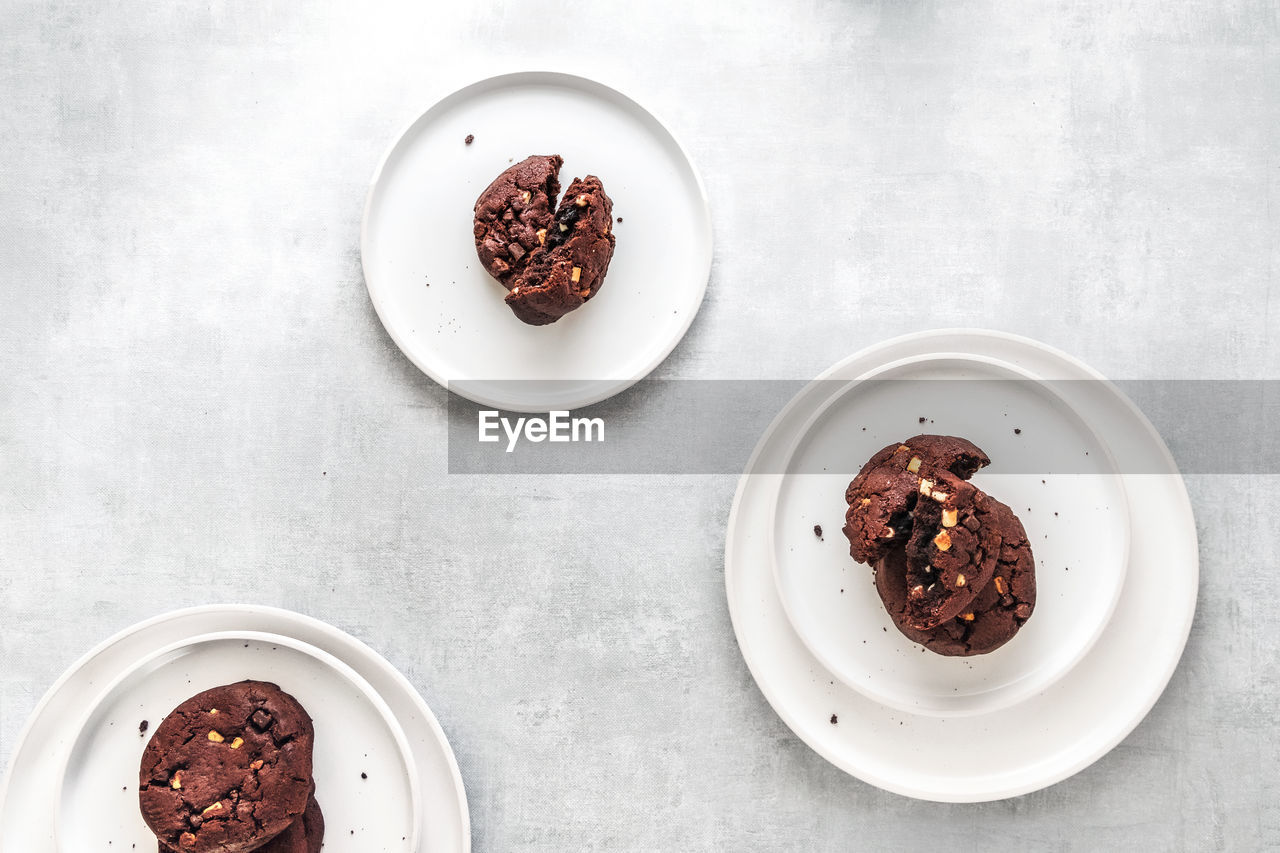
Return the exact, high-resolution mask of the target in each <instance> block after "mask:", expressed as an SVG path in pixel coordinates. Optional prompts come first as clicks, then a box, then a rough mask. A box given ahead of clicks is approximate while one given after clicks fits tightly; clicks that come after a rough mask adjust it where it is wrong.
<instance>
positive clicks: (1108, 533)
mask: <svg viewBox="0 0 1280 853" xmlns="http://www.w3.org/2000/svg"><path fill="white" fill-rule="evenodd" d="M925 389H928V390H929V391H930V392H931V394H930V395H923V394H922V393H921V392H922V390H925ZM916 433H936V434H950V435H960V436H963V437H966V438H969V439H970V440H972V441H974V442H975V443H976V444H978V446H979V447H982V448H983V449H984V450H986V451H987V453H988V454H989V455H990V456H991V457H992V459H993V460H994V461H993V464H992V465H991V467H990V468H989V469H984V471H982V472H981V473H979V474H978V475H977V476H975V478H974V482H975V483H976V484H978V485H979V486H980V487H982V488H983V489H984V490H986V491H989V492H990V493H991V494H992V495H993V496H994V497H997V498H999V499H1000V500H1002V501H1004V502H1005V503H1007V504H1009V505H1010V506H1011V507H1012V508H1013V509H1014V510H1015V512H1017V513H1018V515H1019V517H1020V518H1021V520H1022V522H1023V524H1024V526H1025V527H1026V528H1027V532H1028V536H1029V538H1030V541H1031V545H1032V548H1033V549H1034V551H1035V555H1036V570H1037V583H1038V587H1039V591H1038V600H1037V604H1036V610H1035V613H1034V614H1033V616H1032V618H1031V619H1030V620H1029V621H1028V622H1027V624H1026V626H1025V627H1024V628H1023V629H1022V630H1021V631H1020V632H1019V633H1018V634H1017V635H1016V636H1015V637H1014V638H1013V639H1012V640H1011V641H1010V642H1009V643H1007V644H1006V645H1005V646H1003V647H1001V648H1000V649H998V650H996V651H995V652H992V653H990V654H987V655H980V656H974V657H968V658H960V657H950V658H948V657H942V656H939V655H935V654H932V653H930V652H927V651H925V650H924V649H923V647H921V646H918V645H916V644H914V643H912V642H910V641H909V640H907V639H906V638H905V637H903V636H902V635H901V634H900V633H899V632H898V631H897V629H896V628H895V627H894V626H893V625H892V623H891V622H890V620H889V618H888V615H887V613H886V612H885V610H884V607H883V605H882V604H881V603H880V600H879V597H878V595H877V593H876V592H875V587H874V584H873V581H872V574H871V570H870V569H869V568H867V567H866V566H860V565H857V564H855V563H853V561H852V560H851V558H850V557H849V554H848V543H847V541H846V540H845V538H844V536H843V535H842V533H841V531H840V528H841V526H842V525H843V521H844V510H845V504H844V490H845V487H846V486H847V485H848V483H849V481H850V479H852V477H853V475H854V474H855V473H857V471H858V469H859V468H860V467H861V466H862V464H863V463H864V462H865V461H866V460H867V459H868V458H869V457H870V456H871V455H872V454H873V453H874V452H875V451H877V450H879V449H880V448H881V447H883V446H885V445H888V444H890V443H893V442H898V441H901V440H903V439H906V438H908V437H909V436H911V435H914V434H916ZM1002 459H1003V460H1005V464H1004V465H1003V467H1002V462H1001V460H1002ZM815 525H816V526H817V527H818V528H821V529H822V535H821V536H818V535H816V529H815ZM725 559H726V571H725V578H726V586H727V592H728V597H729V609H730V613H731V615H732V618H733V624H734V630H735V632H736V634H737V637H738V643H739V645H740V646H741V648H742V652H743V655H744V657H745V658H746V661H747V664H748V666H749V667H750V669H751V671H752V674H753V675H754V676H755V678H756V681H757V682H758V683H759V685H760V688H761V690H762V691H763V692H764V694H765V696H766V697H767V698H768V700H769V702H770V703H771V704H772V705H773V707H774V708H775V710H777V712H778V714H779V715H780V716H781V717H782V718H783V720H785V721H786V722H787V724H788V725H789V726H790V727H791V728H792V729H793V730H794V731H795V732H796V734H798V735H799V736H800V737H801V738H802V739H803V740H804V741H805V742H806V743H808V744H809V745H810V746H812V747H813V748H814V749H815V750H816V751H817V752H818V753H820V754H821V755H822V756H823V757H825V758H826V759H827V760H829V761H831V762H832V763H833V764H835V765H837V766H838V767H840V768H842V769H843V770H845V771H846V772H848V773H851V774H852V775H854V776H856V777H858V778H860V779H863V780H864V781H867V782H869V783H871V784H874V785H877V786H879V787H881V788H885V789H887V790H890V791H894V792H897V793H900V794H904V795H907V796H912V797H919V798H922V799H931V800H939V801H953V802H961V801H981V800H994V799H1000V798H1003V797H1010V796H1015V795H1018V794H1023V793H1027V792H1029V791H1033V790H1036V789H1038V788H1042V787H1045V786H1047V785H1050V784H1053V783H1054V782H1057V781H1059V780H1061V779H1064V778H1066V777H1067V776H1070V775H1071V774H1073V773H1075V772H1077V771H1079V770H1081V769H1082V768H1084V767H1086V766H1088V765H1089V764H1090V763H1092V762H1093V761H1095V760H1097V759H1098V758H1099V757H1101V756H1102V755H1104V754H1105V753H1106V752H1107V751H1108V750H1110V749H1111V748H1112V747H1113V746H1115V745H1116V744H1117V743H1119V741H1120V740H1121V739H1122V738H1124V736H1125V735H1127V734H1128V733H1129V732H1130V731H1131V730H1132V729H1133V728H1134V727H1135V726H1136V725H1137V724H1138V723H1139V722H1140V721H1141V720H1142V718H1143V717H1144V716H1145V715H1146V713H1147V711H1148V710H1150V708H1151V706H1152V705H1153V704H1154V703H1155V701H1156V699H1157V698H1158V697H1159V696H1160V694H1161V692H1162V691H1163V690H1164V687H1165V685H1166V684H1167V683H1168V680H1169V677H1170V676H1171V675H1172V673H1173V670H1174V667H1175V666H1176V665H1177V662H1178V659H1179V657H1180V656H1181V654H1182V649H1183V646H1184V645H1185V642H1186V638H1187V634H1188V632H1189V630H1190V626H1191V618H1192V615H1193V613H1194V611H1195V602H1196V589H1197V582H1198V574H1199V556H1198V551H1197V545H1196V534H1195V523H1194V519H1193V518H1192V515H1191V506H1190V502H1189V500H1188V498H1187V494H1186V490H1185V488H1184V486H1183V482H1182V479H1181V476H1180V475H1179V474H1178V470H1177V467H1176V465H1175V464H1174V462H1173V460H1172V458H1171V457H1170V456H1169V453H1168V450H1167V449H1166V447H1165V445H1164V443H1163V441H1162V440H1161V439H1160V436H1159V435H1158V434H1157V433H1156V431H1155V430H1154V428H1152V426H1151V424H1150V423H1149V422H1148V421H1147V420H1146V419H1145V418H1144V417H1143V416H1142V414H1141V413H1140V412H1139V411H1138V410H1137V409H1136V408H1135V407H1134V406H1133V405H1132V404H1131V403H1130V402H1129V401H1128V400H1127V399H1126V398H1124V396H1123V395H1122V394H1121V393H1120V392H1119V391H1118V390H1117V389H1115V387H1114V386H1112V385H1110V384H1109V383H1107V382H1106V381H1105V380H1104V379H1103V377H1101V376H1100V375H1099V374H1097V373H1095V372H1094V371H1092V370H1090V369H1089V368H1087V367H1085V366H1084V365H1083V364H1081V363H1079V362H1078V361H1076V360H1074V359H1072V358H1070V357H1069V356H1067V355H1065V354H1063V353H1061V352H1058V351H1056V350H1053V349H1050V348H1049V347H1046V346H1044V345H1042V344H1039V343H1036V342H1034V341H1031V340H1027V339H1025V338H1019V337H1014V336H1011V335H1004V334H996V333H991V332H978V331H938V332H928V333H922V334H918V335H911V336H907V337H904V338H897V339H894V340H891V341H888V342H885V343H883V344H879V345H877V346H874V347H871V348H870V349H867V350H864V351H862V352H860V353H858V354H856V355H854V356H851V357H850V358H848V359H846V360H844V361H842V362H840V363H839V364H837V365H836V366H834V367H832V368H831V369H830V370H828V371H827V372H826V373H824V374H823V375H822V376H821V377H819V378H818V380H815V382H813V383H811V384H810V385H809V386H807V387H806V388H805V389H804V390H802V391H801V392H800V394H798V395H797V396H796V398H795V399H794V400H792V401H791V403H790V404H789V405H788V406H787V407H786V408H785V409H784V410H783V411H782V413H781V414H780V415H779V416H778V417H777V418H776V419H775V421H774V423H773V424H772V425H771V426H770V427H769V429H768V430H767V431H766V433H765V435H764V436H763V438H761V440H760V442H759V444H758V445H757V447H756V451H755V453H754V455H753V456H752V459H751V462H750V463H749V464H748V467H747V470H746V473H745V474H744V476H743V477H742V479H741V481H740V483H739V486H738V492H737V496H736V497H735V500H734V506H733V511H732V513H731V515H730V521H729V529H728V541H727V545H726V558H725Z"/></svg>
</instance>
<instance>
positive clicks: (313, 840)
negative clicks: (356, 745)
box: [159, 795, 324, 853]
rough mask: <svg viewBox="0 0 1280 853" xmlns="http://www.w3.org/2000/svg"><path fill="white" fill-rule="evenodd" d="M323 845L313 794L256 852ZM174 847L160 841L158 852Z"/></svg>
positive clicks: (303, 851)
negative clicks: (299, 811)
mask: <svg viewBox="0 0 1280 853" xmlns="http://www.w3.org/2000/svg"><path fill="white" fill-rule="evenodd" d="M323 845H324V815H323V814H322V813H321V812H320V804H319V803H317V802H316V798H315V796H314V795H312V797H311V798H310V799H308V800H307V809H306V811H304V812H303V813H302V817H300V818H298V819H297V820H295V821H294V822H293V823H291V824H289V826H288V828H287V829H285V831H284V832H282V833H280V834H279V835H277V836H276V837H275V838H273V839H271V840H270V841H268V842H267V843H266V844H264V845H262V846H261V847H259V848H258V849H257V851H256V853H320V848H321V847H322V846H323ZM173 850H174V848H172V847H168V846H166V845H165V844H164V843H163V842H161V843H160V849H159V853H172V851H173Z"/></svg>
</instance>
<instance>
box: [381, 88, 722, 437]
mask: <svg viewBox="0 0 1280 853" xmlns="http://www.w3.org/2000/svg"><path fill="white" fill-rule="evenodd" d="M538 82H544V83H552V84H559V85H566V86H571V87H573V88H577V89H580V90H583V91H586V92H589V93H591V94H593V95H599V94H601V93H605V94H608V95H609V96H611V97H613V98H615V99H617V100H618V101H620V102H622V103H623V104H624V105H626V106H627V107H628V108H629V109H634V110H637V111H638V112H639V113H640V114H641V115H642V116H646V117H648V118H649V119H650V120H652V121H653V123H654V124H655V125H656V126H657V127H658V128H660V129H661V131H662V132H663V133H665V134H666V136H667V139H668V140H669V141H670V143H671V144H672V145H673V146H675V150H676V151H677V152H678V153H679V154H680V157H681V158H682V159H683V160H684V164H685V166H686V167H687V168H688V170H689V174H690V176H691V177H692V178H693V183H694V186H695V187H696V189H697V195H698V201H699V213H700V217H699V218H700V219H701V222H702V225H703V227H704V228H705V230H706V233H707V242H706V247H705V251H704V253H703V255H704V256H703V257H702V258H701V259H700V264H699V268H700V270H703V271H702V272H701V274H700V275H699V276H698V279H697V280H698V292H697V295H696V298H695V299H694V304H693V310H692V311H689V312H687V315H686V316H685V317H684V318H683V322H682V324H681V326H680V329H679V331H678V332H677V333H676V334H674V335H672V336H671V339H670V340H669V341H667V342H666V343H665V344H664V345H663V346H662V347H660V348H659V350H660V352H658V353H657V355H656V356H655V357H653V358H652V359H651V360H650V361H649V363H647V364H646V365H645V366H644V367H643V368H642V369H641V370H640V372H639V374H638V375H635V376H631V377H627V378H623V379H601V380H598V381H596V380H592V381H590V383H589V385H588V387H590V388H594V389H596V390H593V391H590V392H589V393H585V394H583V393H581V392H570V393H576V395H575V396H572V397H570V396H568V395H566V396H563V397H561V398H558V399H554V400H550V401H548V402H547V405H546V406H542V405H534V404H531V403H528V402H525V401H520V400H503V399H501V398H499V397H496V396H493V395H490V394H487V393H484V392H483V391H481V390H477V389H475V388H469V389H467V391H466V392H465V393H464V391H463V390H460V389H458V388H454V387H451V386H450V384H449V381H448V379H446V378H445V377H443V376H441V375H440V374H439V373H438V372H437V371H436V370H435V369H433V368H431V367H430V366H428V365H427V364H425V363H424V362H423V361H422V360H420V359H419V358H418V357H417V356H416V355H415V354H414V353H413V352H411V348H410V347H409V346H407V345H406V343H405V342H404V341H403V340H402V339H401V336H400V335H399V334H398V333H397V332H396V331H395V329H394V328H393V324H391V323H389V322H388V321H387V317H385V316H384V315H383V308H382V306H381V305H380V303H379V299H378V295H377V292H376V286H375V285H374V283H373V278H372V277H371V276H370V275H369V264H368V260H367V258H368V252H367V251H366V247H367V246H368V244H369V223H370V218H371V215H372V211H373V206H374V201H375V198H376V196H377V194H378V190H379V187H380V185H381V182H382V179H383V172H384V171H385V169H386V166H387V164H388V162H390V160H391V158H392V156H393V155H394V154H395V153H396V151H397V149H399V147H400V145H401V143H402V142H403V141H404V139H405V138H406V137H407V136H408V135H409V133H410V132H411V131H412V130H413V129H414V128H415V127H417V126H418V124H419V123H420V122H423V121H426V120H428V118H429V117H430V116H431V115H432V114H434V113H437V112H439V111H443V110H444V109H447V108H448V107H450V106H452V105H453V104H455V103H456V102H458V101H461V100H463V99H465V98H466V97H467V96H468V95H471V94H475V93H479V92H483V91H486V90H488V89H491V88H496V87H499V86H502V85H510V84H522V85H523V84H528V83H534V84H536V83H538ZM714 260H715V228H714V223H713V221H712V218H711V203H710V200H709V198H708V196H707V186H706V182H705V181H704V180H703V178H702V173H701V172H700V171H699V170H698V166H697V164H696V163H695V161H694V159H693V157H691V156H690V154H689V150H688V149H687V148H686V147H685V145H684V144H683V143H682V142H681V141H680V139H679V137H677V136H676V135H675V133H673V132H672V130H671V127H670V126H669V125H668V124H667V123H666V122H664V121H663V120H662V119H661V118H660V117H659V116H658V115H657V114H656V113H654V112H653V111H652V110H650V109H649V108H648V107H646V106H644V105H643V104H641V103H640V102H639V101H637V100H635V99H634V98H632V97H631V96H630V95H628V94H626V93H625V92H623V91H621V90H620V89H618V88H616V87H614V86H612V85H610V84H608V83H604V82H602V81H600V80H596V79H593V78H590V77H585V76H583V75H581V74H575V73H571V72H567V71H560V70H556V69H552V68H534V69H526V70H522V71H507V72H503V73H501V74H494V75H491V76H488V77H482V78H480V79H479V80H473V81H472V82H470V83H466V84H464V85H462V86H460V87H458V88H456V89H453V90H452V91H451V92H449V93H447V94H445V95H443V96H442V97H440V98H438V99H436V100H435V101H434V102H432V103H431V105H430V106H428V107H427V108H426V109H424V110H422V111H421V112H419V113H418V114H417V115H415V116H414V117H413V118H412V119H411V120H409V121H408V122H407V123H405V124H404V126H403V127H402V128H401V129H400V132H399V133H397V134H396V135H395V136H394V137H392V140H391V142H390V144H389V145H387V147H386V149H385V150H384V151H383V154H382V156H381V157H380V158H379V159H378V163H377V165H376V166H375V167H374V170H373V175H372V177H371V178H370V179H369V189H368V191H367V193H366V194H365V203H364V211H363V213H362V214H361V217H360V273H361V277H362V278H363V279H364V284H365V290H366V291H367V293H368V295H369V301H370V302H371V303H372V304H373V310H374V313H375V314H376V315H377V317H378V322H379V323H381V325H382V328H383V329H384V330H385V331H386V333H387V335H388V336H389V337H390V338H391V340H392V342H393V343H394V344H395V345H396V348H397V349H399V350H400V352H401V354H402V355H403V356H404V357H405V358H407V359H408V360H409V362H410V363H411V364H413V366H414V367H416V368H418V370H420V371H421V372H422V373H423V374H424V375H426V376H427V377H428V378H429V379H431V380H432V381H433V382H435V383H436V384H437V385H439V386H440V387H442V388H444V389H445V390H446V391H448V392H450V393H452V394H457V395H458V396H459V397H463V398H464V399H467V400H470V401H471V402H473V403H476V404H479V405H482V406H492V407H494V408H497V409H502V410H505V411H510V412H520V413H535V412H544V411H551V410H552V409H569V410H574V409H584V408H586V407H588V406H592V405H594V404H596V403H599V402H601V401H603V400H607V399H609V398H610V397H613V396H615V395H617V394H620V393H621V392H623V391H625V390H626V389H628V388H630V387H631V386H632V385H635V384H636V383H637V382H639V381H641V380H642V379H644V378H645V377H646V376H648V375H649V374H650V373H652V372H653V371H654V370H656V369H657V368H658V366H659V365H661V364H662V363H663V362H664V361H666V359H667V357H668V356H670V355H671V353H672V351H674V350H675V348H676V347H677V346H679V345H680V342H681V341H683V340H684V338H685V335H687V334H688V333H689V329H690V328H691V327H692V326H693V321H694V319H695V318H696V317H697V316H698V314H699V312H700V311H701V310H702V305H703V302H704V301H705V299H706V295H707V287H708V286H709V285H710V282H711V273H712V269H713V264H714ZM461 381H463V382H470V381H471V380H467V379H462V380H461Z"/></svg>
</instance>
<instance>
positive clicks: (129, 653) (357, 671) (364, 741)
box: [0, 606, 471, 853]
mask: <svg viewBox="0 0 1280 853" xmlns="http://www.w3.org/2000/svg"><path fill="white" fill-rule="evenodd" d="M247 678H249V679H254V680H259V681H270V682H274V683H276V684H278V685H280V686H281V687H282V688H283V689H284V690H285V691H287V692H288V693H290V694H292V695H293V696H295V697H296V698H297V699H298V700H299V701H300V702H301V703H302V705H303V706H304V707H305V708H306V709H307V711H308V713H309V714H311V716H312V718H313V719H314V721H315V730H316V740H315V750H314V769H313V776H314V778H315V783H316V799H317V801H318V802H319V803H320V807H321V809H322V810H323V812H324V816H325V824H326V832H325V850H326V851H335V853H336V852H337V851H351V853H355V851H360V853H368V851H388V853H390V851H395V853H419V851H440V853H446V851H447V853H458V851H467V850H470V847H471V830H470V823H469V818H468V815H467V801H466V794H465V792H464V790H463V787H462V778H461V776H460V775H459V773H458V766H457V762H456V761H455V760H454V757H453V752H452V750H451V749H450V748H449V743H448V741H447V740H446V739H445V736H444V732H443V731H442V730H441V728H440V725H439V724H438V723H437V722H436V719H435V717H434V715H433V714H432V713H431V710H430V709H429V708H428V707H427V705H426V703H425V702H424V701H423V700H422V698H421V697H420V696H419V695H418V693H417V692H416V691H415V690H414V689H413V687H412V685H410V684H409V682H408V681H407V680H406V679H405V678H404V676H402V675H401V674H400V673H399V672H397V671H396V670H395V669H394V668H393V667H392V666H391V665H390V664H389V663H387V661H386V660H384V659H383V658H381V657H380V656H379V655H378V654H377V653H375V652H374V651H373V650H372V649H370V648H369V647H368V646H366V645H364V644H363V643H361V642H360V641H359V640H356V639H355V638H354V637H351V636H350V635H348V634H345V633H343V632H341V631H339V630H338V629H336V628H334V627H332V626H329V625H326V624H324V623H323V622H319V621H317V620H314V619H311V618H309V617H306V616H302V615H300V614H297V613H292V612H289V611H286V610H277V609H273V608H267V607H251V606H215V607H201V608H194V609H190V610H180V611H176V612H174V613H169V614H165V615H163V616H159V617H157V618H155V619H151V620H148V621H146V622H143V623H140V624H138V625H135V626H133V627H131V628H128V629H126V630H125V631H122V632H121V633H119V634H117V635H116V636H114V637H112V638H111V639H109V640H107V641H106V642H104V643H103V644H102V645H100V646H98V647H97V648H96V649H94V650H93V651H91V652H89V653H88V654H87V655H85V657H83V658H82V659H81V660H80V661H78V662H77V663H76V664H75V665H73V666H72V667H71V669H69V670H68V671H67V672H66V674H64V675H63V676H62V678H60V679H59V680H58V682H57V683H56V684H55V685H54V686H53V687H52V688H51V689H50V690H49V692H48V693H47V694H46V695H45V697H44V699H42V700H41V702H40V704H39V705H38V706H37V708H36V710H35V712H34V713H33V714H32V717H31V720H30V721H29V722H28V724H27V728H26V730H25V731H24V732H23V734H22V736H21V737H20V738H19V741H18V745H17V748H16V749H15V751H14V755H13V758H12V761H11V763H10V766H9V770H8V773H7V774H6V776H5V787H4V788H3V789H2V790H0V849H2V850H23V851H32V853H40V851H59V853H81V851H85V850H98V849H101V850H106V849H117V850H118V849H123V850H132V849H139V850H150V849H154V848H155V845H156V841H155V837H154V836H153V835H152V834H151V832H150V831H149V830H148V828H147V826H146V824H145V823H143V821H142V817H141V815H140V813H139V811H138V766H139V763H140V759H141V756H142V751H143V748H144V747H145V746H146V743H147V739H148V736H149V735H148V732H149V731H154V727H155V726H156V725H158V724H159V722H160V720H162V719H163V718H164V717H165V715H167V714H168V713H169V712H170V711H171V710H173V708H174V707H176V706H177V705H178V704H180V703H181V702H183V701H184V700H185V699H187V698H189V697H190V696H192V695H194V694H196V693H199V692H200V691H202V690H205V689H208V688H210V687H215V686H217V685H220V684H228V683H232V682H235V681H241V680H244V679H247ZM143 721H146V725H143Z"/></svg>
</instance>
